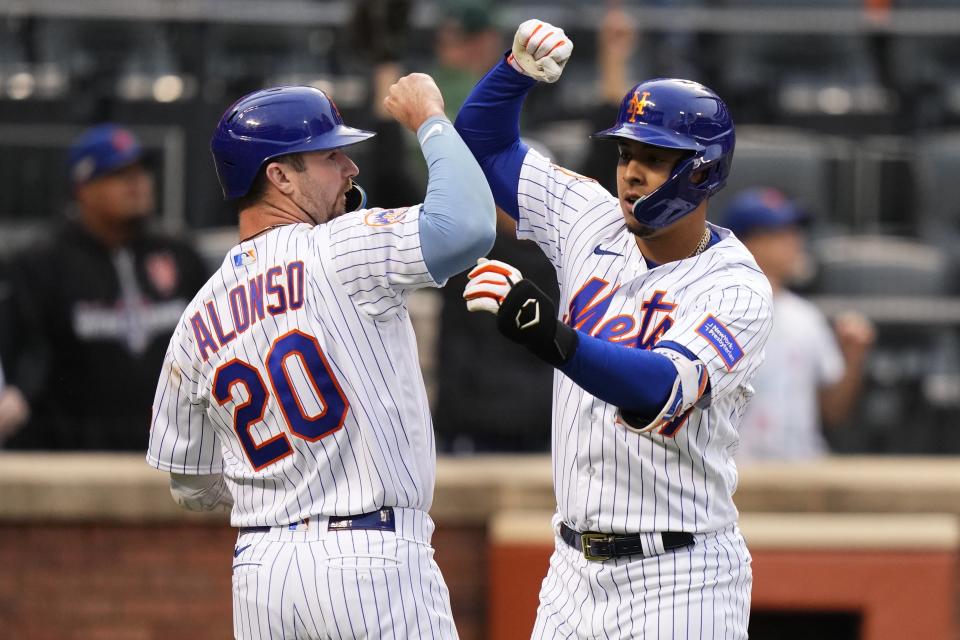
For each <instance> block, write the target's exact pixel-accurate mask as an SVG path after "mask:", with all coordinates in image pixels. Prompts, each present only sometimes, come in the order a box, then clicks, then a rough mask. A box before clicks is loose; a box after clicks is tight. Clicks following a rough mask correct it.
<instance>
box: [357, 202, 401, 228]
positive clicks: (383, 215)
mask: <svg viewBox="0 0 960 640" xmlns="http://www.w3.org/2000/svg"><path fill="white" fill-rule="evenodd" d="M408 209H409V207H403V208H402V209H375V210H373V211H369V212H368V213H367V215H365V216H364V217H363V223H364V224H366V225H367V226H369V227H386V226H388V225H391V224H396V223H398V222H402V221H403V219H404V218H405V217H406V215H407V210H408Z"/></svg>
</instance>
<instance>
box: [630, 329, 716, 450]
mask: <svg viewBox="0 0 960 640" xmlns="http://www.w3.org/2000/svg"><path fill="white" fill-rule="evenodd" d="M654 351H655V352H656V353H659V354H660V355H663V356H666V357H667V358H669V359H670V361H671V362H673V366H674V367H676V369H677V379H676V380H675V381H674V383H673V389H672V390H671V392H670V395H669V397H668V398H667V402H666V403H665V404H664V405H663V409H661V411H660V413H659V414H658V415H657V416H656V417H655V418H653V419H652V420H650V419H649V418H647V417H645V416H640V415H637V414H631V413H629V412H626V411H623V410H622V409H621V410H620V421H621V422H622V423H623V425H624V426H625V427H627V428H628V429H630V430H631V431H634V432H636V433H650V432H651V431H657V433H658V434H659V435H662V436H666V437H668V438H670V437H673V436H674V435H676V433H677V431H679V430H680V427H682V426H683V425H684V423H686V421H687V418H688V417H689V416H690V412H691V411H693V410H694V409H702V408H705V407H707V406H709V404H710V392H709V387H710V378H709V376H708V375H707V367H706V365H704V364H703V363H702V362H700V361H699V360H690V359H688V358H687V357H686V356H684V355H682V354H680V353H678V352H676V351H674V350H673V349H669V348H661V349H654Z"/></svg>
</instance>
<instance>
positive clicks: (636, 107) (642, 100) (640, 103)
mask: <svg viewBox="0 0 960 640" xmlns="http://www.w3.org/2000/svg"><path fill="white" fill-rule="evenodd" d="M639 93H640V91H639V89H638V90H637V91H634V92H633V96H631V98H630V104H629V106H627V113H628V114H629V115H630V122H636V121H637V116H642V115H643V110H644V109H646V108H647V107H655V106H657V103H655V102H650V101H649V100H647V98H648V97H649V96H650V92H649V91H644V92H643V95H641V96H640V97H639V98H638V97H637V94H639Z"/></svg>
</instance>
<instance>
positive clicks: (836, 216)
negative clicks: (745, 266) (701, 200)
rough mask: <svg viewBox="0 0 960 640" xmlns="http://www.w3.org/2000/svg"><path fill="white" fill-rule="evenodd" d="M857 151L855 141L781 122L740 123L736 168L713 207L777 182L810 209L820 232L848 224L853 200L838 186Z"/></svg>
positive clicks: (719, 207)
mask: <svg viewBox="0 0 960 640" xmlns="http://www.w3.org/2000/svg"><path fill="white" fill-rule="evenodd" d="M852 157H853V154H852V147H851V145H850V144H849V143H848V142H846V141H843V140H840V139H838V138H833V137H830V136H824V135H821V134H817V133H814V132H810V131H801V130H796V129H786V128H781V127H762V126H740V127H737V147H736V151H735V152H734V158H733V169H732V170H731V172H730V177H729V178H728V180H727V187H726V188H725V189H724V190H723V191H721V192H720V193H718V194H717V195H716V196H715V197H714V198H713V199H712V200H711V202H710V211H711V213H712V215H713V216H719V215H720V214H721V213H722V211H723V210H724V209H725V207H726V205H727V203H729V202H730V200H731V199H732V198H733V197H734V196H735V195H736V194H737V193H738V192H740V191H741V190H743V189H749V188H752V187H774V188H777V189H779V190H780V191H783V192H784V193H785V194H786V195H787V196H789V197H791V198H794V199H796V200H797V201H798V202H800V203H801V204H802V205H803V206H804V207H805V208H806V209H807V211H808V213H809V214H810V215H811V216H812V218H813V220H812V222H813V224H814V227H815V231H816V232H817V233H818V234H819V233H827V232H830V231H835V230H837V229H840V228H844V227H847V226H849V224H850V223H849V222H848V221H847V220H846V219H845V216H846V215H847V214H848V213H849V205H847V204H846V203H845V202H844V201H843V200H842V197H841V195H840V192H839V191H838V180H839V177H838V176H839V175H841V174H844V172H849V171H850V170H851V163H852ZM844 175H845V174H844ZM713 219H716V220H718V218H713Z"/></svg>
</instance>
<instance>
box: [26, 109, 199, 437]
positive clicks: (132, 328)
mask: <svg viewBox="0 0 960 640" xmlns="http://www.w3.org/2000/svg"><path fill="white" fill-rule="evenodd" d="M69 175H70V180H71V183H72V187H73V196H74V203H75V205H76V211H75V213H76V215H74V216H70V217H69V218H68V219H67V220H65V221H64V222H63V223H62V224H61V225H60V226H59V227H58V228H56V229H54V230H53V231H52V232H51V233H50V235H49V237H48V238H47V240H46V242H45V243H43V245H42V246H39V247H35V248H30V249H29V250H27V251H25V252H24V253H23V255H22V256H21V257H20V260H19V264H18V265H17V267H18V268H17V269H16V281H15V287H14V293H15V300H16V303H15V304H16V305H17V307H18V314H19V316H20V317H22V318H24V326H23V329H24V331H28V332H30V333H31V334H32V335H30V336H23V340H24V344H29V343H31V342H35V344H33V345H31V346H29V347H28V348H25V349H24V352H23V353H21V354H20V356H19V358H18V360H19V365H20V366H19V367H18V368H19V369H20V370H21V371H23V372H24V375H23V377H22V379H21V382H22V385H21V389H22V390H23V392H24V394H25V395H26V397H27V398H28V400H29V401H30V404H31V408H32V410H33V418H32V420H31V422H30V424H29V425H28V426H27V427H26V428H24V429H22V430H21V431H20V432H19V433H17V434H16V435H15V436H14V437H13V438H11V440H10V441H9V442H8V445H9V446H11V447H17V448H33V449H97V450H109V449H114V450H144V449H146V446H147V435H148V431H149V422H150V406H151V403H152V401H153V393H154V390H155V388H156V379H157V375H158V372H159V371H160V365H161V363H162V362H163V355H164V352H165V350H166V346H167V342H168V341H169V339H170V335H171V333H172V332H173V328H174V326H175V325H176V323H177V321H178V320H179V317H180V314H181V313H182V312H183V309H184V308H185V307H186V305H187V302H188V301H189V300H190V298H192V297H193V295H194V294H195V293H196V291H197V290H198V289H199V288H200V286H201V285H202V284H203V283H204V280H205V275H206V269H205V268H204V266H203V264H202V262H201V260H200V258H199V256H197V254H196V253H194V251H193V250H192V249H191V248H189V247H188V246H186V245H185V244H183V243H181V242H178V241H175V240H172V239H170V238H167V237H164V236H161V235H158V234H156V233H153V232H151V231H148V229H147V223H148V221H149V217H150V214H151V212H152V211H153V209H154V205H155V198H154V184H153V176H152V173H151V171H150V170H149V169H148V167H147V166H146V165H145V164H144V156H143V149H142V147H141V146H140V143H139V141H138V140H137V139H136V138H135V137H134V136H133V134H132V133H131V132H130V131H128V130H127V129H124V128H121V127H118V126H115V125H111V124H105V125H100V126H97V127H94V128H92V129H89V130H87V131H86V132H85V133H84V134H83V135H81V136H80V138H78V139H77V141H76V142H75V143H74V145H73V146H72V147H71V149H70V154H69ZM17 339H18V341H19V340H20V339H21V337H20V336H18V338H17Z"/></svg>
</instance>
